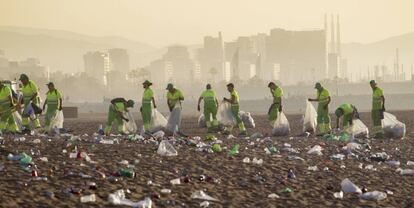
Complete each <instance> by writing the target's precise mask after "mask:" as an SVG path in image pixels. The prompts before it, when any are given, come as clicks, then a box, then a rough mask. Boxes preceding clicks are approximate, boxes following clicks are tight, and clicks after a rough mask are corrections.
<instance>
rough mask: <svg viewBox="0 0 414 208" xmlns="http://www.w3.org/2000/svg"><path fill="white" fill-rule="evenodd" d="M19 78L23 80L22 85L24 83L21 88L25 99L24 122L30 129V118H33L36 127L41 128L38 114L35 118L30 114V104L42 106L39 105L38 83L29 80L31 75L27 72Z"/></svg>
mask: <svg viewBox="0 0 414 208" xmlns="http://www.w3.org/2000/svg"><path fill="white" fill-rule="evenodd" d="M19 80H20V81H21V82H22V85H23V86H22V88H21V91H22V93H23V100H22V101H23V106H24V110H23V115H22V124H23V126H24V128H25V130H26V131H30V120H32V121H33V124H34V127H35V128H36V129H39V128H41V126H40V121H39V118H38V115H36V116H35V117H33V118H30V115H29V109H30V107H31V106H30V105H31V104H34V105H35V106H36V107H38V108H40V107H39V105H40V97H39V90H38V87H37V85H36V83H34V82H33V81H32V80H29V77H28V76H27V75H26V74H22V75H20V79H19ZM35 114H37V113H35Z"/></svg>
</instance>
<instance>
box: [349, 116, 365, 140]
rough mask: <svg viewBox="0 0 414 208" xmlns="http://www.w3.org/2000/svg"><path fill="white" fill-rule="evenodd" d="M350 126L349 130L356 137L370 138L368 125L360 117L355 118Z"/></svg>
mask: <svg viewBox="0 0 414 208" xmlns="http://www.w3.org/2000/svg"><path fill="white" fill-rule="evenodd" d="M349 128H350V129H349V132H350V133H351V134H352V135H353V136H354V137H356V138H368V136H369V130H368V127H367V126H366V125H365V124H364V123H363V122H362V121H361V120H360V119H354V120H353V121H352V125H351V127H349Z"/></svg>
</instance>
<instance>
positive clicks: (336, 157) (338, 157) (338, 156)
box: [330, 154, 345, 161]
mask: <svg viewBox="0 0 414 208" xmlns="http://www.w3.org/2000/svg"><path fill="white" fill-rule="evenodd" d="M330 158H331V160H333V161H341V160H344V158H345V155H344V154H335V155H331V157H330Z"/></svg>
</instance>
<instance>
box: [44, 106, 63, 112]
mask: <svg viewBox="0 0 414 208" xmlns="http://www.w3.org/2000/svg"><path fill="white" fill-rule="evenodd" d="M62 109H63V107H62V106H60V107H59V110H60V111H61V110H62ZM43 111H45V109H43Z"/></svg>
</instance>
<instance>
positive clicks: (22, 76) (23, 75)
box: [19, 74, 29, 81]
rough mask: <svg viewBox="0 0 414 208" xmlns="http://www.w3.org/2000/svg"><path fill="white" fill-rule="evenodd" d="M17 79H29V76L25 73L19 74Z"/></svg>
mask: <svg viewBox="0 0 414 208" xmlns="http://www.w3.org/2000/svg"><path fill="white" fill-rule="evenodd" d="M19 80H20V81H22V80H29V76H27V75H26V74H21V75H20V78H19Z"/></svg>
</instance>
